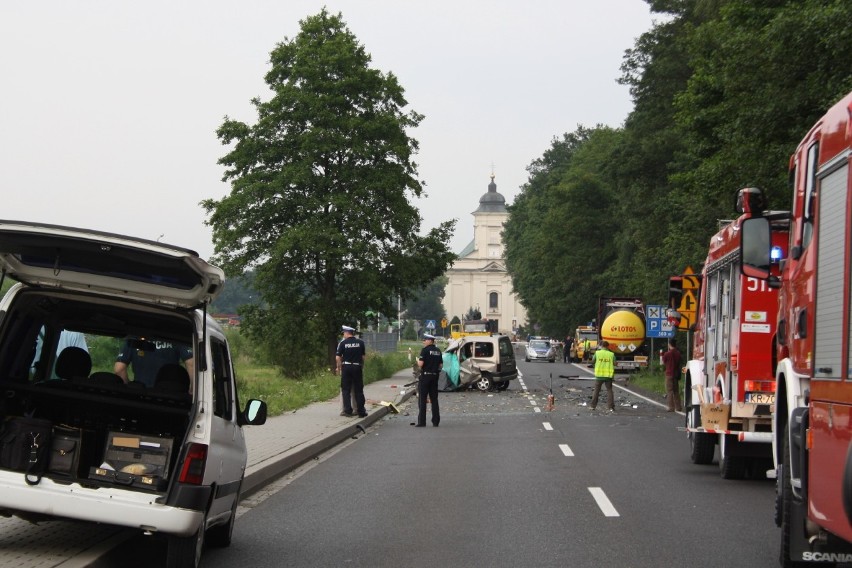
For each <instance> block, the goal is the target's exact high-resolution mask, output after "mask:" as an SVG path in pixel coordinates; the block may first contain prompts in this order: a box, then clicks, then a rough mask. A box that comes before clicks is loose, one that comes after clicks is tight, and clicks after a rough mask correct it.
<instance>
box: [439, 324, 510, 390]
mask: <svg viewBox="0 0 852 568" xmlns="http://www.w3.org/2000/svg"><path fill="white" fill-rule="evenodd" d="M517 378H518V368H517V364H516V362H515V351H514V349H513V347H512V341H511V340H510V339H509V337H508V336H505V335H489V336H480V335H471V336H465V337H461V338H459V339H456V340H453V341H452V342H450V344H449V345H448V346H447V349H446V351H445V352H444V368H443V372H442V373H441V377H440V379H439V384H438V386H439V388H440V389H441V390H461V389H466V388H476V389H477V390H480V391H503V390H506V389H507V388H509V383H510V381H512V380H514V379H517Z"/></svg>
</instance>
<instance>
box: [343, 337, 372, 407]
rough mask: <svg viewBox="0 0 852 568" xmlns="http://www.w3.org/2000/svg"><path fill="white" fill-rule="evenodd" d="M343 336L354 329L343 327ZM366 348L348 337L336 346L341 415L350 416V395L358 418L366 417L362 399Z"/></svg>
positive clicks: (359, 341) (362, 343) (353, 338)
mask: <svg viewBox="0 0 852 568" xmlns="http://www.w3.org/2000/svg"><path fill="white" fill-rule="evenodd" d="M342 329H343V333H344V334H352V333H355V328H352V327H349V326H348V325H344V326H343V328H342ZM366 355H367V347H366V346H365V345H364V342H363V341H361V340H360V339H358V338H357V337H355V336H354V335H350V336H349V337H344V338H343V340H342V341H341V342H340V343H338V344H337V365H338V368H339V369H340V390H341V391H342V395H343V413H342V414H343V415H344V416H352V414H353V409H352V393H353V392H354V395H355V405H356V406H357V409H355V410H357V411H358V416H367V409H366V408H365V406H364V404H365V402H366V401H365V399H364V358H365V356H366Z"/></svg>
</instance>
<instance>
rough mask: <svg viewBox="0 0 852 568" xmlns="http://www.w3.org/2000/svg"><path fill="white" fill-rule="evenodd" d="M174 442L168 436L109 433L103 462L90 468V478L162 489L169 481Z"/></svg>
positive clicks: (137, 486) (156, 489)
mask: <svg viewBox="0 0 852 568" xmlns="http://www.w3.org/2000/svg"><path fill="white" fill-rule="evenodd" d="M173 444H174V440H173V439H172V438H167V437H161V436H143V435H139V434H129V433H127V432H109V433H108V434H107V441H106V447H105V448H104V456H103V461H102V462H101V465H100V466H98V467H91V468H89V479H97V480H101V481H106V482H108V483H115V484H116V485H129V486H132V487H136V488H138V489H149V490H155V491H161V490H163V489H165V487H166V485H167V483H168V478H169V460H170V458H171V454H172V446H173Z"/></svg>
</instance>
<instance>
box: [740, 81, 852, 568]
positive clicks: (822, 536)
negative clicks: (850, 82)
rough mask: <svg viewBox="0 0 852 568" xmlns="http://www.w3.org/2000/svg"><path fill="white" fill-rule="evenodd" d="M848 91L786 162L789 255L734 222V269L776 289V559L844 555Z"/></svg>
mask: <svg viewBox="0 0 852 568" xmlns="http://www.w3.org/2000/svg"><path fill="white" fill-rule="evenodd" d="M850 166H852V93H849V94H847V95H846V97H844V98H843V99H842V100H841V101H839V102H838V103H837V104H836V105H835V106H833V107H832V108H831V109H830V110H829V111H828V112H827V113H826V114H825V115H824V116H823V117H822V118H821V119H820V120H819V121H818V122H817V123H816V124H815V125H814V126H813V127H812V128H811V130H810V132H808V134H807V136H806V137H805V138H804V139H803V140H802V142H801V143H800V144H799V146H798V148H797V149H796V152H795V153H794V154H793V156H792V157H791V159H790V180H791V183H792V189H793V201H792V211H791V212H790V215H789V218H790V223H791V225H790V231H789V255H787V257H786V258H784V259H783V260H782V261H781V274H780V278H778V277H775V276H774V275H773V271H772V264H773V254H772V253H773V252H774V251H775V250H777V249H774V247H772V246H771V243H773V242H774V234H773V226H772V223H771V219H763V218H759V217H755V218H753V219H750V220H748V221H747V222H746V223H745V224H744V225H743V243H742V250H743V272H744V273H745V274H746V275H748V276H752V277H756V278H761V279H764V281H766V282H767V284H769V285H771V286H777V287H778V288H779V299H778V301H779V306H778V333H777V337H776V340H775V342H774V343H773V345H772V351H771V353H772V357H773V358H774V359H775V360H776V361H777V365H776V371H775V380H776V392H775V413H774V422H775V424H774V435H773V440H772V441H773V454H774V456H773V457H774V460H775V476H776V507H775V509H776V514H775V521H776V524H777V525H778V526H779V527H781V534H782V536H781V564H782V565H783V566H800V565H810V564H811V563H820V562H823V563H831V564H832V565H833V564H834V563H849V562H852V521H850V519H852V310H850V306H852V298H850V288H852V274H850V271H851V270H852V243H851V242H850V235H851V234H852V201H850V196H852V177H850V175H849V172H850Z"/></svg>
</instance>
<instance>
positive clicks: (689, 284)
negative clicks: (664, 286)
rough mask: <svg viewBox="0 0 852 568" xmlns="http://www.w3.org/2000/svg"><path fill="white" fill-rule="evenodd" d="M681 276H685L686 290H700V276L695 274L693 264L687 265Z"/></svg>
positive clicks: (684, 287) (684, 285)
mask: <svg viewBox="0 0 852 568" xmlns="http://www.w3.org/2000/svg"><path fill="white" fill-rule="evenodd" d="M681 276H682V277H683V289H684V290H698V288H699V286H700V284H699V280H698V276H696V275H695V272H694V271H693V270H692V267H691V266H687V267H686V268H685V269H684V271H683V274H681Z"/></svg>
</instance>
